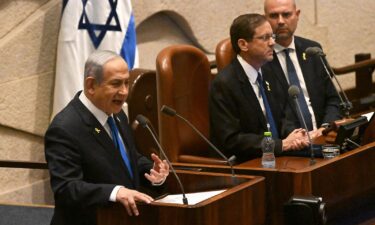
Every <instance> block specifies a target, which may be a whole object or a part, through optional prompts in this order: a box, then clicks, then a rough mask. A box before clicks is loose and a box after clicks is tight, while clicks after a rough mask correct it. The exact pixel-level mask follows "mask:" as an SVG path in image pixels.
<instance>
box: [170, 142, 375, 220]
mask: <svg viewBox="0 0 375 225" xmlns="http://www.w3.org/2000/svg"><path fill="white" fill-rule="evenodd" d="M373 159H375V142H372V143H370V144H367V145H365V146H362V147H360V148H357V149H355V150H352V151H349V152H346V153H344V154H341V155H340V156H338V157H336V158H333V159H329V160H327V159H322V158H317V159H316V164H315V165H310V158H308V157H292V156H283V157H277V158H276V168H274V169H266V168H262V166H261V159H254V160H250V161H247V162H245V163H242V164H239V165H237V166H235V172H236V173H237V174H251V175H256V176H263V177H265V178H266V210H267V211H266V218H267V220H266V224H283V205H284V203H286V202H287V201H288V200H289V199H290V197H292V196H294V195H302V196H309V195H310V196H311V195H314V196H317V197H322V198H323V201H324V202H325V203H326V204H327V217H328V220H331V219H334V218H337V217H338V216H340V215H343V214H345V213H348V212H349V211H350V210H351V209H355V208H357V207H359V206H360V205H361V204H363V203H365V201H374V200H375V163H374V162H373ZM174 166H175V167H176V168H184V167H186V168H195V169H200V170H202V171H211V172H222V173H223V172H226V173H230V170H229V168H228V167H227V166H213V165H203V164H202V165H198V164H184V163H174Z"/></svg>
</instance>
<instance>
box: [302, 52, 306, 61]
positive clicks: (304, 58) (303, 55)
mask: <svg viewBox="0 0 375 225" xmlns="http://www.w3.org/2000/svg"><path fill="white" fill-rule="evenodd" d="M302 58H303V60H306V53H305V52H304V53H302Z"/></svg>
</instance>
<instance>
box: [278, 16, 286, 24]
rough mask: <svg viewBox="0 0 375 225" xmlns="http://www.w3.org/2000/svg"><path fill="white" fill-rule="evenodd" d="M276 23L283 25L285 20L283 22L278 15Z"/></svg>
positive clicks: (281, 17)
mask: <svg viewBox="0 0 375 225" xmlns="http://www.w3.org/2000/svg"><path fill="white" fill-rule="evenodd" d="M277 23H278V24H284V23H285V20H284V17H283V15H282V14H279V16H278V18H277Z"/></svg>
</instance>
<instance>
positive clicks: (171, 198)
mask: <svg viewBox="0 0 375 225" xmlns="http://www.w3.org/2000/svg"><path fill="white" fill-rule="evenodd" d="M224 191H226V189H224V190H218V191H205V192H196V193H187V194H185V195H186V198H187V199H188V203H189V205H195V204H197V203H199V202H202V201H204V200H207V199H209V198H211V197H213V196H215V195H219V194H221V193H223V192H224ZM155 202H162V203H173V204H181V205H183V202H182V194H175V195H167V196H165V197H164V198H162V199H158V200H156V201H155Z"/></svg>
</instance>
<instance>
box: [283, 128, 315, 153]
mask: <svg viewBox="0 0 375 225" xmlns="http://www.w3.org/2000/svg"><path fill="white" fill-rule="evenodd" d="M282 145H283V147H282V148H283V151H295V150H301V149H303V148H305V147H307V146H308V145H309V139H308V137H307V135H306V131H305V130H304V129H302V128H299V129H295V130H294V131H292V132H291V133H290V134H289V135H288V137H286V138H285V139H284V140H283V141H282Z"/></svg>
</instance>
